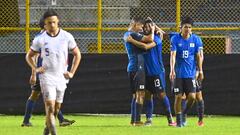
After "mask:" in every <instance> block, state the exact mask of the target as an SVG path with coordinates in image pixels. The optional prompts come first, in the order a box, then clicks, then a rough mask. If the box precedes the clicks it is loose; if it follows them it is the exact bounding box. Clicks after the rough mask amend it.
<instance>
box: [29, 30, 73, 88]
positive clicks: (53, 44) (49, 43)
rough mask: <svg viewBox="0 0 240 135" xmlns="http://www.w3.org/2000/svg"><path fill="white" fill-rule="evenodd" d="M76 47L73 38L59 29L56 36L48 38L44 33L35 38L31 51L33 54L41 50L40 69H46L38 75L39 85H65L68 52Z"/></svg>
mask: <svg viewBox="0 0 240 135" xmlns="http://www.w3.org/2000/svg"><path fill="white" fill-rule="evenodd" d="M75 47H77V44H76V42H75V40H74V38H73V36H72V35H71V34H70V33H68V32H66V31H64V30H62V29H60V30H59V32H58V34H57V35H56V36H50V35H49V34H48V33H47V32H46V31H45V32H44V33H42V34H41V35H40V36H37V37H36V38H35V39H34V40H33V43H32V46H31V49H32V50H33V51H35V52H39V50H41V57H42V59H43V61H42V67H44V68H45V69H46V71H45V72H44V73H43V74H40V76H39V79H40V82H41V83H44V84H49V85H58V84H59V83H60V84H64V83H65V84H66V83H67V80H66V79H65V78H64V75H63V74H64V73H65V72H66V71H67V68H68V52H69V50H73V49H74V48H75Z"/></svg>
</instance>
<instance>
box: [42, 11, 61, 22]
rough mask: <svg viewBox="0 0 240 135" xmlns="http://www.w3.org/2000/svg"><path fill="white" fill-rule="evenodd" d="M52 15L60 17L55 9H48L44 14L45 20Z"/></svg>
mask: <svg viewBox="0 0 240 135" xmlns="http://www.w3.org/2000/svg"><path fill="white" fill-rule="evenodd" d="M51 16H57V17H58V14H57V13H56V12H55V11H54V10H53V9H48V10H47V11H46V12H45V13H44V14H43V20H45V19H46V18H48V17H51Z"/></svg>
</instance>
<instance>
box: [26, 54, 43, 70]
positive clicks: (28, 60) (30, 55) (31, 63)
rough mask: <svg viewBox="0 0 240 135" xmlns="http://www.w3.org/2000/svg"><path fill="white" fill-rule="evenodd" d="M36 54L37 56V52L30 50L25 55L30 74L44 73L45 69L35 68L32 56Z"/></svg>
mask: <svg viewBox="0 0 240 135" xmlns="http://www.w3.org/2000/svg"><path fill="white" fill-rule="evenodd" d="M37 54H38V52H35V51H33V50H32V49H30V50H29V51H28V53H27V54H26V61H27V63H28V65H29V66H30V67H31V69H32V73H43V72H44V71H45V69H44V68H43V67H39V68H37V66H36V64H35V62H34V56H35V55H37Z"/></svg>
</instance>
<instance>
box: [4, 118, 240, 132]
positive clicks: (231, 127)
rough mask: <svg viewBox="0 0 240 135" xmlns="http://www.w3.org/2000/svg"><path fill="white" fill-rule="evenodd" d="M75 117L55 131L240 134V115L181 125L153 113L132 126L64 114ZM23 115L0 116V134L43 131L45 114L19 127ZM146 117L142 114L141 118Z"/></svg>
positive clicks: (121, 121) (120, 121) (125, 120)
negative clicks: (148, 120) (150, 118)
mask: <svg viewBox="0 0 240 135" xmlns="http://www.w3.org/2000/svg"><path fill="white" fill-rule="evenodd" d="M65 117H66V118H68V119H74V120H76V123H74V124H73V125H71V126H69V127H59V125H58V122H57V133H58V135H240V117H230V116H211V117H210V116H207V117H205V119H204V122H205V126H204V127H198V126H197V117H188V118H187V122H188V124H187V126H186V127H183V128H176V127H169V126H167V120H166V118H165V117H164V116H160V117H153V125H152V126H150V127H144V126H142V127H133V126H131V125H130V124H129V120H130V119H129V116H118V115H116V116H114V115H113V116H101V115H100V116H76V115H65ZM22 119H23V116H5V115H2V116H0V135H42V131H43V128H44V120H45V118H44V116H43V115H34V116H33V117H32V119H31V122H32V124H33V127H21V126H20V125H21V123H22ZM143 119H145V118H143Z"/></svg>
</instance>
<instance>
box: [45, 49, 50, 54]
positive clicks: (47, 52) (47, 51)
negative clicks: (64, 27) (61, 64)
mask: <svg viewBox="0 0 240 135" xmlns="http://www.w3.org/2000/svg"><path fill="white" fill-rule="evenodd" d="M45 54H46V56H49V49H48V48H45Z"/></svg>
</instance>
